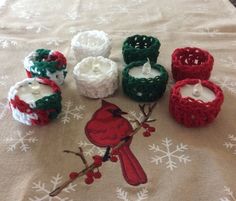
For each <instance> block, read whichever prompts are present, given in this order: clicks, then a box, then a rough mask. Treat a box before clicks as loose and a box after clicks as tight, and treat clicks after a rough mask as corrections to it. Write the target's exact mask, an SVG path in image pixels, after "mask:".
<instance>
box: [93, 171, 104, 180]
mask: <svg viewBox="0 0 236 201" xmlns="http://www.w3.org/2000/svg"><path fill="white" fill-rule="evenodd" d="M93 176H94V178H95V179H100V178H101V177H102V174H101V172H99V171H97V172H94V174H93Z"/></svg>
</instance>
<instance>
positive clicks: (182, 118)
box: [169, 79, 224, 127]
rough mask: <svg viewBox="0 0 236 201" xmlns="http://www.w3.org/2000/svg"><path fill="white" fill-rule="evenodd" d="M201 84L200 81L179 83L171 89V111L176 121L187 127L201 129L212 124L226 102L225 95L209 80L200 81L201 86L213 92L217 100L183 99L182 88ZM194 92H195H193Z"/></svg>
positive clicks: (188, 80)
mask: <svg viewBox="0 0 236 201" xmlns="http://www.w3.org/2000/svg"><path fill="white" fill-rule="evenodd" d="M197 83H199V80H198V79H185V80H181V81H178V82H177V83H176V84H175V85H174V86H173V87H172V89H171V92H170V100H169V111H170V113H171V115H172V116H173V117H174V119H175V120H176V121H177V122H178V123H181V124H183V125H185V126H186V127H199V126H204V125H207V124H209V123H211V122H212V121H213V120H214V119H215V118H216V116H217V115H218V113H219V111H220V109H221V105H222V103H223V101H224V95H223V92H222V90H221V89H220V87H219V86H217V85H215V84H214V83H212V82H210V81H208V80H202V81H200V83H201V86H203V87H206V88H207V89H209V90H211V92H212V93H213V94H214V95H215V99H213V100H212V101H209V102H206V101H203V100H199V99H196V98H192V97H183V95H182V94H181V88H182V87H184V86H187V85H190V86H191V85H195V86H196V84H197ZM193 92H194V91H193Z"/></svg>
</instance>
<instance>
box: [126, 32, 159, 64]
mask: <svg viewBox="0 0 236 201" xmlns="http://www.w3.org/2000/svg"><path fill="white" fill-rule="evenodd" d="M160 46H161V44H160V41H159V40H158V39H157V38H154V37H152V36H145V35H134V36H131V37H128V38H127V39H126V40H125V41H124V43H123V47H122V54H123V58H124V61H125V63H126V64H129V63H131V62H133V61H143V60H147V58H149V60H150V61H151V62H153V63H156V61H157V57H158V55H159V48H160Z"/></svg>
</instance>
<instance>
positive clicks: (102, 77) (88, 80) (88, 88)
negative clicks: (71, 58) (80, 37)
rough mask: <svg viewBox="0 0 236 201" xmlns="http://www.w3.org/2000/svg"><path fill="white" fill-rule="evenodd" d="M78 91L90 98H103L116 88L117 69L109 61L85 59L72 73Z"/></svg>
mask: <svg viewBox="0 0 236 201" xmlns="http://www.w3.org/2000/svg"><path fill="white" fill-rule="evenodd" d="M73 74H74V78H75V81H76V84H77V89H78V91H79V92H80V93H81V94H82V95H84V96H87V97H90V98H104V97H107V96H109V95H112V94H113V93H114V92H115V90H116V89H117V88H118V84H119V79H118V67H117V64H116V63H115V62H113V61H112V60H110V59H107V58H104V57H102V56H99V57H87V58H85V59H83V60H82V61H81V62H80V63H78V64H77V65H76V66H75V68H74V71H73Z"/></svg>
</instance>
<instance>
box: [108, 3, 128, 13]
mask: <svg viewBox="0 0 236 201" xmlns="http://www.w3.org/2000/svg"><path fill="white" fill-rule="evenodd" d="M112 10H113V11H114V12H115V13H129V10H128V8H127V5H116V6H113V8H112Z"/></svg>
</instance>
